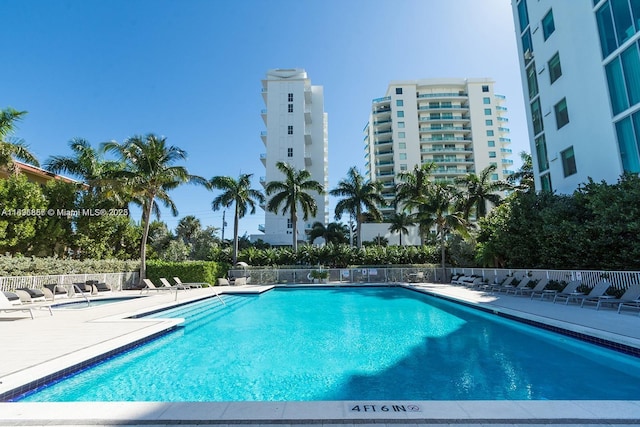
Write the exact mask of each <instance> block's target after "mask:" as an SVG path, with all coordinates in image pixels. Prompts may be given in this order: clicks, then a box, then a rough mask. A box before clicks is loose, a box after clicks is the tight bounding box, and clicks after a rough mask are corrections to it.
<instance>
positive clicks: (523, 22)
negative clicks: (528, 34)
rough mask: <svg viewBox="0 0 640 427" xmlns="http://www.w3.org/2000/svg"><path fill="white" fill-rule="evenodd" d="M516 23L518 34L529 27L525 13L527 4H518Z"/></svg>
mask: <svg viewBox="0 0 640 427" xmlns="http://www.w3.org/2000/svg"><path fill="white" fill-rule="evenodd" d="M518 21H519V23H520V33H522V32H523V31H524V29H525V28H527V25H529V13H528V12H527V2H526V0H522V1H521V2H520V3H518Z"/></svg>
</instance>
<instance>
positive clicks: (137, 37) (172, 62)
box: [0, 0, 530, 237]
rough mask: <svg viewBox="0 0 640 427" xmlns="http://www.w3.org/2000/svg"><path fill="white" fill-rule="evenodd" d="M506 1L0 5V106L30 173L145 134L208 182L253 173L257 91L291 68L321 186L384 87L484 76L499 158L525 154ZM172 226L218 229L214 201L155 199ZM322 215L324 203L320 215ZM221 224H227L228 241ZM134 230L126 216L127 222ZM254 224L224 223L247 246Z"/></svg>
mask: <svg viewBox="0 0 640 427" xmlns="http://www.w3.org/2000/svg"><path fill="white" fill-rule="evenodd" d="M510 3H511V2H510V0H448V1H441V0H437V1H436V0H395V1H389V0H349V1H345V0H304V1H301V0H245V1H241V0H238V1H222V0H219V1H218V0H208V1H205V0H181V1H177V0H174V1H168V0H55V1H53V0H2V1H1V2H0V16H2V17H3V19H2V21H3V22H2V26H0V35H1V36H2V40H4V41H5V47H4V49H3V55H2V56H3V61H2V62H3V66H2V67H0V108H6V107H8V106H11V107H13V108H16V109H18V110H26V111H28V114H27V115H26V117H25V119H24V120H23V122H22V123H20V124H19V129H18V131H17V133H16V136H18V137H21V138H23V139H24V140H25V141H26V142H27V143H28V144H29V146H30V148H31V150H32V152H34V154H36V156H37V157H38V158H39V160H40V161H41V162H44V161H45V160H47V158H48V157H49V156H52V155H69V154H71V152H70V150H69V148H68V141H69V140H70V139H71V138H74V137H82V138H85V139H87V140H88V141H90V142H91V143H92V144H93V145H94V146H98V145H99V144H100V143H102V142H104V141H108V140H116V141H119V142H122V141H123V140H124V139H126V138H127V137H130V136H133V135H144V134H147V133H150V132H152V133H155V134H158V135H163V136H166V137H167V140H168V142H169V143H170V144H172V145H176V146H178V147H180V148H182V149H184V150H186V151H187V153H188V155H189V159H188V160H187V162H186V163H185V166H187V168H188V169H189V171H190V172H191V173H193V174H197V175H201V176H204V177H206V178H211V177H213V176H216V175H227V176H233V177H237V176H238V175H239V174H240V173H252V174H254V180H253V182H254V185H253V186H254V188H256V189H261V186H260V184H259V182H258V178H259V177H260V176H263V175H264V167H263V166H262V163H261V162H260V160H259V155H260V153H263V152H265V147H264V145H263V143H262V141H261V139H260V132H261V131H263V130H265V127H264V123H263V121H262V118H261V116H260V110H261V109H263V108H265V106H264V103H263V100H262V96H261V95H260V89H261V82H260V81H261V79H263V78H264V77H265V73H266V71H267V70H269V69H272V68H294V67H299V68H304V69H306V71H307V74H308V76H309V78H310V79H311V82H312V84H314V85H322V86H324V94H325V111H326V112H327V113H328V115H329V185H330V187H331V188H333V187H335V186H336V184H337V183H338V181H339V180H340V179H342V178H343V177H344V176H345V175H346V172H347V170H348V169H349V168H350V167H351V166H356V167H358V168H359V169H360V170H361V171H362V172H364V149H363V134H362V129H363V127H364V125H365V124H366V122H367V119H368V112H369V109H370V105H371V100H372V99H374V98H377V97H380V96H383V95H384V93H385V91H386V88H387V85H388V83H389V82H390V81H391V80H404V79H421V78H440V77H452V78H465V77H478V78H480V77H490V78H492V79H494V80H495V81H496V87H495V89H496V92H497V93H500V94H502V95H505V96H506V97H507V103H506V106H507V107H508V108H509V115H508V118H509V120H510V123H509V127H510V129H511V135H510V137H511V140H512V141H513V143H512V147H511V148H512V149H513V152H514V157H513V160H514V161H515V162H516V165H515V166H516V167H518V166H519V164H520V162H519V155H518V153H519V152H520V151H523V150H525V151H530V150H529V144H528V136H527V129H526V118H525V113H524V104H523V95H522V87H521V81H520V74H519V69H518V60H517V50H516V41H515V33H514V24H513V19H512V15H511V4H510ZM171 194H172V198H173V200H174V201H175V203H176V204H177V206H178V209H179V211H180V215H179V216H178V217H177V218H174V217H172V216H171V215H170V213H169V212H168V211H167V210H164V211H163V215H162V217H161V219H162V220H163V221H165V222H166V223H167V224H168V225H169V227H170V228H174V227H175V225H176V224H177V222H178V220H179V219H180V218H181V217H183V216H186V215H195V216H197V217H199V218H200V219H201V221H202V223H203V224H204V225H213V226H216V227H220V226H221V224H222V211H218V212H213V211H212V210H211V201H212V200H213V198H214V197H215V196H216V194H217V193H215V192H210V191H206V190H204V189H201V188H197V187H193V186H184V187H182V188H181V189H177V190H175V191H174V192H172V193H171ZM334 206H335V203H334V201H332V203H331V206H330V209H331V213H333V208H334ZM230 216H232V213H231V212H230V211H228V212H227V222H228V224H229V227H230V228H228V230H227V232H226V233H225V237H226V236H230V235H231V230H232V229H231V226H232V221H230V220H229V218H230ZM136 220H139V218H136ZM261 223H264V213H263V212H262V211H261V210H258V212H257V214H256V215H255V216H251V217H249V216H248V217H245V218H243V219H242V220H241V221H240V230H241V233H244V232H247V233H249V234H257V233H258V231H257V227H258V224H261Z"/></svg>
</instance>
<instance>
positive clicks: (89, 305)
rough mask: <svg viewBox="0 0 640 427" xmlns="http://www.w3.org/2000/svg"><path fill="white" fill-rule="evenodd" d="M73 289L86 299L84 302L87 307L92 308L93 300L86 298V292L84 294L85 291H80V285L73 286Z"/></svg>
mask: <svg viewBox="0 0 640 427" xmlns="http://www.w3.org/2000/svg"><path fill="white" fill-rule="evenodd" d="M73 289H75V290H76V291H77V292H79V293H80V295H82V298H84V300H85V301H86V302H87V307H91V300H90V299H89V297H88V296H86V295H85V294H84V292H83V291H81V290H80V288H79V287H78V285H76V284H74V285H73Z"/></svg>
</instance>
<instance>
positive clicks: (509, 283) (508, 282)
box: [486, 276, 518, 292]
mask: <svg viewBox="0 0 640 427" xmlns="http://www.w3.org/2000/svg"><path fill="white" fill-rule="evenodd" d="M516 280H518V278H517V277H515V276H507V277H505V278H504V279H502V282H500V283H494V284H493V285H489V286H487V287H486V290H488V291H490V292H495V291H501V290H502V289H504V288H513V287H514V285H513V282H514V281H516Z"/></svg>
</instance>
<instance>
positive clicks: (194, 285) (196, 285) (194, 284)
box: [173, 277, 211, 288]
mask: <svg viewBox="0 0 640 427" xmlns="http://www.w3.org/2000/svg"><path fill="white" fill-rule="evenodd" d="M173 280H175V282H176V285H183V286H188V287H190V288H201V287H202V286H204V285H207V286H211V285H209V283H207V282H191V283H184V282H183V281H182V280H180V278H179V277H174V278H173Z"/></svg>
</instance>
